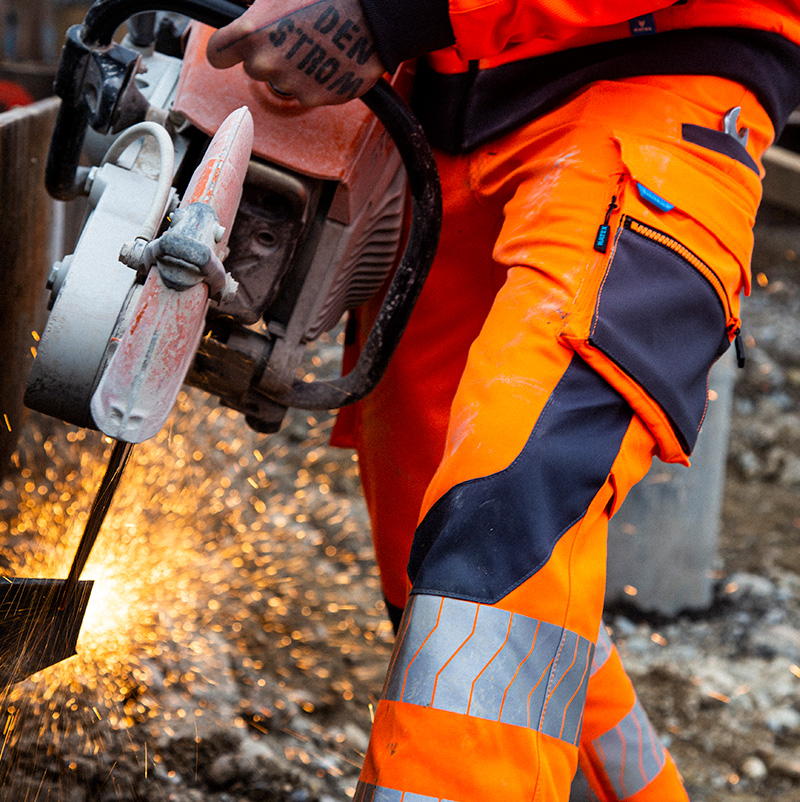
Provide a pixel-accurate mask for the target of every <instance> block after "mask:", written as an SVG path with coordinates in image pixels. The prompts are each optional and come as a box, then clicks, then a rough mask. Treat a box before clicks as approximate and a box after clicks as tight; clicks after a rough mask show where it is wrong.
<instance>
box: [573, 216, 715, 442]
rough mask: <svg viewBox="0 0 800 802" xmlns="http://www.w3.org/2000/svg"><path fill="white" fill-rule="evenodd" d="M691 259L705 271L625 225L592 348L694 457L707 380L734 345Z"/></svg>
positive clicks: (648, 233)
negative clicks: (655, 409)
mask: <svg viewBox="0 0 800 802" xmlns="http://www.w3.org/2000/svg"><path fill="white" fill-rule="evenodd" d="M637 232H644V233H637ZM681 252H682V253H684V254H686V258H685V257H684V256H682V255H681ZM688 258H693V259H695V260H696V261H697V262H698V263H700V260H699V259H697V257H696V256H695V255H694V254H692V253H691V251H689V250H688V249H686V248H684V247H683V246H682V245H681V244H680V243H678V242H676V241H675V240H673V239H672V238H671V237H669V236H668V235H666V234H664V233H663V232H660V231H656V230H655V229H652V228H650V227H649V226H645V225H643V224H641V223H639V222H638V221H636V220H632V219H631V218H626V220H625V224H624V226H623V228H622V229H621V231H620V235H619V238H618V240H617V242H616V245H615V252H614V256H613V259H612V261H611V264H610V266H609V268H608V271H607V274H606V278H605V281H604V283H603V291H602V293H601V294H600V296H599V299H598V302H597V307H596V309H595V319H594V324H593V327H592V333H591V336H590V337H589V342H590V343H591V344H592V345H593V346H594V347H595V348H597V349H599V350H600V351H602V352H603V353H604V354H606V356H608V357H609V358H610V359H613V360H614V362H616V364H617V365H619V366H620V367H621V368H622V369H623V370H624V371H625V372H626V373H627V374H628V375H629V376H631V377H632V378H633V379H635V380H636V382H637V383H638V384H639V385H641V386H642V387H643V388H644V389H645V390H646V391H647V392H648V393H649V394H650V395H651V396H652V397H653V398H654V399H655V401H656V402H657V403H658V404H659V406H660V407H661V409H662V410H664V412H665V414H666V415H667V417H668V418H669V420H670V422H671V424H672V427H673V430H674V431H675V435H676V437H677V438H678V440H679V441H680V443H681V445H682V446H683V448H684V450H685V451H686V453H687V454H691V452H692V450H693V449H694V446H695V443H696V442H697V435H698V433H699V431H700V424H701V423H702V422H703V417H704V415H705V411H706V404H707V401H708V372H709V370H710V369H711V366H712V365H713V364H714V362H715V361H716V360H717V358H718V357H719V356H720V355H721V354H722V353H724V351H725V350H726V349H727V348H728V346H729V345H730V342H729V340H728V334H727V331H726V326H727V324H728V318H727V315H726V310H725V306H724V305H723V301H722V299H721V297H720V294H719V292H718V290H717V289H716V288H715V287H714V286H712V284H711V282H710V281H709V279H708V278H706V276H704V275H703V274H702V273H701V272H700V271H699V270H698V269H697V268H696V267H695V266H694V265H693V264H692V263H691V262H690V261H688ZM700 264H703V263H700ZM703 267H704V268H705V269H706V270H708V271H709V273H711V270H710V268H709V267H708V266H707V265H704V264H703Z"/></svg>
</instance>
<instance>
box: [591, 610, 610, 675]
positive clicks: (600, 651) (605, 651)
mask: <svg viewBox="0 0 800 802" xmlns="http://www.w3.org/2000/svg"><path fill="white" fill-rule="evenodd" d="M613 648H614V647H613V646H612V645H611V638H609V637H608V632H606V628H605V626H604V624H603V622H602V621H601V622H600V632H599V633H598V635H597V646H596V648H595V650H594V658H593V659H592V670H591V672H590V676H592V677H593V676H594V675H595V674H596V673H597V672H598V671H599V670H600V669H601V668H602V667H603V666H604V665H605V664H606V662H607V661H608V658H609V657H611V650H612V649H613Z"/></svg>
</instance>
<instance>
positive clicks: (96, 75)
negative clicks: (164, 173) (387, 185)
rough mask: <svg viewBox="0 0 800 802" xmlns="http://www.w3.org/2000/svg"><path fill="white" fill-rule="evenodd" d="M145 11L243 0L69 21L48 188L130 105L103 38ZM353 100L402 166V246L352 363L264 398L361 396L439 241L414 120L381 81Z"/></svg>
mask: <svg viewBox="0 0 800 802" xmlns="http://www.w3.org/2000/svg"><path fill="white" fill-rule="evenodd" d="M154 10H164V11H173V12H177V13H180V14H184V15H186V16H189V17H193V18H194V19H197V20H199V21H200V22H204V23H206V24H208V25H211V26H213V27H221V26H223V25H226V24H228V23H229V22H231V21H233V20H234V19H236V18H237V17H238V16H239V15H240V14H241V13H242V11H243V7H242V6H239V5H236V4H234V3H232V2H229V0H98V2H96V3H95V4H94V5H93V6H92V7H91V8H90V9H89V12H88V13H87V15H86V19H85V21H84V24H83V25H82V26H74V27H73V28H72V29H70V33H69V38H68V42H67V45H66V46H65V49H64V54H62V62H61V64H60V65H59V71H58V77H57V80H56V88H57V93H58V94H59V96H60V97H61V98H62V101H63V102H62V105H61V109H60V112H59V117H58V120H57V122H56V129H55V132H54V135H53V139H52V141H51V147H50V153H49V156H48V163H47V169H46V184H47V188H48V190H49V191H50V193H51V194H52V195H54V196H55V197H57V198H68V197H73V196H74V194H75V193H76V191H77V188H78V187H79V186H80V180H79V178H77V179H76V174H77V171H78V159H79V156H80V151H81V146H82V143H83V138H84V135H85V133H86V129H87V127H88V125H90V124H91V125H92V126H93V127H94V125H95V119H97V122H98V124H100V125H103V126H106V128H105V130H113V126H115V125H118V124H119V120H120V119H121V118H123V117H125V116H126V115H128V111H127V106H126V103H125V102H123V101H124V100H125V98H126V97H127V98H128V99H130V104H129V105H130V106H131V107H138V105H139V101H138V99H137V98H136V95H135V87H133V80H132V79H133V76H134V75H135V66H131V65H132V64H133V59H131V58H129V57H128V56H126V55H125V53H127V54H130V53H131V51H127V50H126V49H125V48H121V47H120V46H118V45H112V37H113V35H114V32H115V31H116V29H117V28H118V27H119V25H121V24H122V23H123V22H124V21H125V19H127V18H128V17H129V16H132V15H134V14H138V13H142V12H146V11H154ZM120 51H124V52H120ZM107 60H110V62H111V66H109V64H107V63H106V61H107ZM98 65H102V68H101V66H98ZM109 76H111V77H115V80H116V90H114V86H112V85H109V81H110V80H111V78H110V77H109ZM120 76H121V77H122V80H120ZM76 82H77V83H78V84H79V85H78V86H76ZM112 83H113V82H112ZM114 91H116V102H114V103H112V102H111V101H110V99H109V98H110V97H111V96H112V95H114ZM98 98H105V101H104V103H102V104H100V103H98ZM361 99H362V100H363V101H364V103H366V104H367V106H368V107H369V108H370V109H371V110H372V112H373V113H374V114H375V115H376V116H377V117H378V119H379V120H380V121H381V122H382V123H383V125H384V126H385V128H386V130H387V131H388V132H389V134H390V136H391V137H392V139H393V140H394V143H395V145H396V147H397V149H398V151H399V153H400V155H401V158H402V160H403V164H404V166H405V169H406V172H407V174H408V181H409V188H410V193H411V202H412V203H411V205H412V219H411V228H410V232H409V237H408V241H407V245H406V250H405V252H404V254H403V257H402V260H401V261H400V264H399V265H398V267H397V269H396V271H395V274H394V278H393V280H392V283H391V285H390V287H389V289H388V291H387V293H386V297H385V299H384V302H383V306H382V308H381V310H380V312H379V313H378V316H377V319H376V321H375V324H374V326H373V328H372V330H371V332H370V334H369V336H368V338H367V341H366V343H365V344H364V347H363V348H362V351H361V354H360V356H359V359H358V362H357V363H356V365H355V367H354V368H353V370H351V371H350V372H349V373H348V374H347V375H345V376H342V377H340V378H339V379H335V380H333V381H324V382H302V381H297V382H295V383H294V384H293V385H292V386H290V387H287V388H284V389H281V390H275V391H274V393H273V392H272V391H270V393H271V397H272V398H273V400H275V401H276V402H277V403H279V404H282V405H284V406H287V407H288V406H293V407H299V408H301V409H320V410H321V409H335V408H338V407H341V406H344V405H346V404H350V403H353V402H354V401H358V400H360V399H361V398H363V397H364V396H366V395H367V394H368V393H369V392H370V391H371V390H372V389H373V388H374V387H375V385H376V384H377V383H378V381H379V380H380V378H381V376H382V375H383V373H384V372H385V370H386V367H387V366H388V364H389V360H390V359H391V357H392V355H393V353H394V350H395V348H396V347H397V344H398V342H399V340H400V336H401V335H402V333H403V331H404V329H405V326H406V324H407V322H408V319H409V317H410V316H411V312H412V310H413V308H414V304H415V303H416V300H417V298H418V297H419V293H420V291H421V289H422V285H423V283H424V281H425V279H426V277H427V275H428V272H429V270H430V266H431V263H432V262H433V258H434V256H435V254H436V248H437V245H438V242H439V231H440V227H441V219H442V200H441V188H440V185H439V176H438V172H437V170H436V164H435V161H434V158H433V154H432V153H431V150H430V147H429V145H428V142H427V140H426V138H425V134H424V132H423V131H422V128H421V127H420V125H419V123H417V121H416V120H415V119H414V117H413V115H412V114H411V112H410V111H409V110H408V108H407V107H406V105H405V104H404V103H403V101H402V100H401V99H400V98H399V97H398V95H397V94H396V93H395V92H394V90H393V89H392V88H391V87H390V86H389V85H388V84H387V83H386V82H385V81H383V80H381V81H379V82H378V83H377V84H376V85H375V86H374V87H372V88H371V89H370V90H369V91H368V92H367V93H366V94H364V95H363V97H362V98H361Z"/></svg>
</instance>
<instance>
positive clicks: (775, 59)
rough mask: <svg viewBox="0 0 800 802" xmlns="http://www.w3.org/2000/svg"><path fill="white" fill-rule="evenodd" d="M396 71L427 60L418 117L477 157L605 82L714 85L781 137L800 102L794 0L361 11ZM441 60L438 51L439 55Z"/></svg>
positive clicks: (558, 1) (563, 1) (470, 2)
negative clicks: (749, 101) (478, 150)
mask: <svg viewBox="0 0 800 802" xmlns="http://www.w3.org/2000/svg"><path fill="white" fill-rule="evenodd" d="M362 6H363V7H364V11H365V14H366V15H367V19H368V22H369V24H370V26H371V28H372V30H373V33H374V35H375V38H376V43H377V48H378V52H379V53H380V55H381V58H382V59H383V62H384V64H385V65H386V66H387V67H388V68H393V67H395V66H396V65H397V64H398V63H399V62H400V61H403V60H405V59H407V58H410V57H415V56H421V55H423V54H428V55H427V58H426V59H425V61H424V62H423V63H422V64H421V66H420V72H421V75H420V77H419V80H418V81H417V87H416V90H415V97H414V102H413V105H414V108H415V111H416V113H417V115H418V117H419V118H420V120H421V121H422V123H423V125H424V126H425V128H426V130H427V133H428V136H429V138H430V139H431V140H432V142H433V143H434V144H435V145H437V146H439V147H441V148H443V149H445V150H448V151H450V152H464V151H469V150H472V149H473V148H474V147H475V146H477V145H478V144H482V143H484V142H486V141H489V140H491V139H494V138H496V137H497V136H501V135H503V134H506V133H508V132H509V131H511V130H513V129H514V128H516V127H518V126H519V125H521V124H522V123H524V122H527V121H528V120H530V119H533V118H535V117H538V116H539V115H541V114H544V113H546V112H548V111H550V110H552V109H553V108H555V107H556V106H558V105H560V104H561V103H562V102H563V101H564V100H566V99H567V98H568V97H569V96H571V95H572V94H574V93H575V92H577V91H579V90H580V89H582V88H583V87H584V86H586V85H588V84H589V83H592V82H593V81H597V80H613V79H619V78H628V77H634V76H639V75H717V76H720V77H722V78H728V79H730V80H733V81H736V82H737V83H740V84H742V85H744V86H746V87H748V88H749V89H751V90H752V91H753V92H754V93H755V95H756V96H757V97H758V99H759V100H760V102H761V104H762V105H763V106H764V108H765V109H766V111H767V113H768V114H769V115H770V118H771V119H772V122H773V125H774V126H775V129H776V131H780V130H781V128H782V127H783V125H784V124H785V121H786V119H787V117H788V115H789V113H790V112H791V111H792V110H793V109H794V108H796V106H797V105H798V103H800V22H798V19H800V18H799V17H798V3H797V2H792V0H767V2H755V0H678V2H674V0H673V2H664V0H661V2H658V1H657V0H643V1H642V2H632V1H631V0H606V1H605V2H590V1H589V0H488V2H486V0H450V2H449V8H448V3H447V1H446V0H362ZM431 51H435V52H431Z"/></svg>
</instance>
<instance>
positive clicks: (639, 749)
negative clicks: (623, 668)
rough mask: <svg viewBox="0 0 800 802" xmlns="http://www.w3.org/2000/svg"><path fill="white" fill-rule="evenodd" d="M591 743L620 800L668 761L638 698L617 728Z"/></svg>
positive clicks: (654, 775) (652, 777)
mask: <svg viewBox="0 0 800 802" xmlns="http://www.w3.org/2000/svg"><path fill="white" fill-rule="evenodd" d="M592 743H593V745H594V747H595V749H596V750H597V754H598V755H599V756H600V759H601V760H602V761H603V768H604V769H605V772H606V774H607V775H608V779H609V780H610V781H611V784H612V785H613V786H614V791H615V793H616V794H617V796H618V797H619V798H620V799H626V798H627V797H629V796H632V795H633V794H635V793H637V792H639V791H641V790H642V788H644V787H645V786H646V785H649V784H650V783H651V782H652V781H653V780H654V779H655V778H656V777H657V776H658V774H659V772H660V771H661V769H662V768H663V767H664V764H665V763H666V761H667V758H666V754H665V752H664V747H663V746H662V744H661V741H660V740H659V737H658V735H656V733H655V730H653V727H652V725H651V724H650V721H649V719H648V718H647V714H646V713H645V712H644V709H643V708H642V706H641V705H640V704H639V702H638V700H637V701H636V703H635V704H634V706H633V708H632V709H631V712H630V713H628V715H627V716H625V718H624V719H622V721H620V723H619V724H618V725H617V726H616V727H614V729H612V730H609V731H608V732H607V733H605V734H603V735H601V736H600V737H599V738H596V739H595V740H594V741H592Z"/></svg>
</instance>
